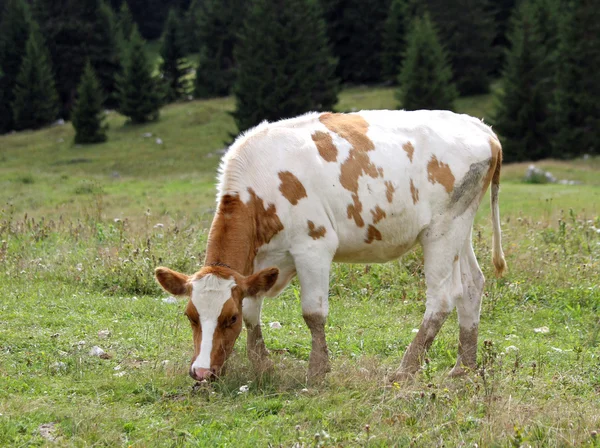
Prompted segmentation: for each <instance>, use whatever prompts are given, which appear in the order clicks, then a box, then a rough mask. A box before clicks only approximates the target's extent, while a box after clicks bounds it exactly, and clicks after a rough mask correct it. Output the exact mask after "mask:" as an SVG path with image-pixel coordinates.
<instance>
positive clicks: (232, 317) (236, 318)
mask: <svg viewBox="0 0 600 448" xmlns="http://www.w3.org/2000/svg"><path fill="white" fill-rule="evenodd" d="M237 320H238V317H237V314H235V315H233V316H231V320H230V321H229V324H230V325H233V324H235V323H236V322H237Z"/></svg>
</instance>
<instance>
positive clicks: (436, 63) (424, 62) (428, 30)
mask: <svg viewBox="0 0 600 448" xmlns="http://www.w3.org/2000/svg"><path fill="white" fill-rule="evenodd" d="M406 45H407V48H406V57H405V58H404V62H403V63H402V69H401V71H400V75H399V77H398V81H399V83H400V90H399V91H398V95H397V98H398V99H399V100H400V106H401V107H402V108H403V109H405V110H417V109H447V110H452V109H453V107H454V100H455V99H456V96H457V94H456V88H455V87H454V85H453V84H452V70H451V69H450V65H449V63H448V57H447V55H446V51H445V50H444V48H443V47H442V45H441V44H440V42H439V40H438V36H437V32H436V29H435V26H434V25H433V23H432V22H431V19H430V18H429V14H425V15H423V17H421V18H417V19H415V20H414V21H413V25H412V26H411V29H410V31H409V33H408V35H407V37H406Z"/></svg>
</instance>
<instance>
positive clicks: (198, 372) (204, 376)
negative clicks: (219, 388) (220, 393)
mask: <svg viewBox="0 0 600 448" xmlns="http://www.w3.org/2000/svg"><path fill="white" fill-rule="evenodd" d="M190 376H191V377H192V378H194V379H195V380H196V381H204V380H212V379H214V378H215V371H214V369H205V368H204V367H196V368H193V367H192V368H190Z"/></svg>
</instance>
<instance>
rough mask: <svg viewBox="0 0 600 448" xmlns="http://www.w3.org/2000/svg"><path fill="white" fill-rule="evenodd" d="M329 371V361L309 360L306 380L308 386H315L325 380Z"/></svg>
mask: <svg viewBox="0 0 600 448" xmlns="http://www.w3.org/2000/svg"><path fill="white" fill-rule="evenodd" d="M329 372H331V365H330V364H329V361H321V362H309V364H308V373H307V375H306V382H307V383H308V385H309V386H316V385H319V384H321V383H323V381H325V376H326V375H327V373H329Z"/></svg>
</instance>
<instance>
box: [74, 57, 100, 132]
mask: <svg viewBox="0 0 600 448" xmlns="http://www.w3.org/2000/svg"><path fill="white" fill-rule="evenodd" d="M102 97H103V95H102V89H101V87H100V83H99V81H98V79H97V78H96V74H95V73H94V69H93V68H92V65H91V64H90V63H89V62H88V64H87V65H86V66H85V69H84V71H83V75H82V76H81V82H80V83H79V87H78V88H77V101H76V102H75V107H74V108H73V127H74V128H75V143H83V144H84V143H100V142H104V141H106V125H105V124H104V119H105V115H104V110H103V107H102V103H103V98H102Z"/></svg>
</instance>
